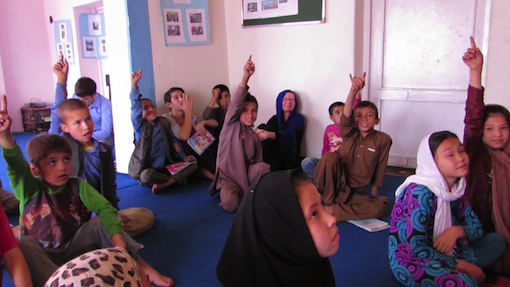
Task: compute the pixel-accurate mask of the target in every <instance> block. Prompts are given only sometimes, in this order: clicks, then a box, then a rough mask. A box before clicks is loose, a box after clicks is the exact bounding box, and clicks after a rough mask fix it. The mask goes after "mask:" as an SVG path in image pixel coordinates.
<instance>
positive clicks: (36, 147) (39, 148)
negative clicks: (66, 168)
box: [27, 100, 79, 167]
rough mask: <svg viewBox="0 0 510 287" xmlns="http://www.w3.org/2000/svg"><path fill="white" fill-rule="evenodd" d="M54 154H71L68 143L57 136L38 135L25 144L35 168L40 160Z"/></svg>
mask: <svg viewBox="0 0 510 287" xmlns="http://www.w3.org/2000/svg"><path fill="white" fill-rule="evenodd" d="M78 101H79V100H78ZM56 152H64V153H68V154H71V147H70V146H69V143H68V142H67V140H66V139H65V138H64V137H63V136H61V135H59V134H39V135H36V136H35V137H33V138H31V139H30V140H29V141H28V143H27V154H28V158H29V159H30V162H31V163H32V164H33V165H35V166H36V167H40V166H39V163H40V162H41V160H43V159H44V158H46V157H47V156H49V155H50V154H52V153H56Z"/></svg>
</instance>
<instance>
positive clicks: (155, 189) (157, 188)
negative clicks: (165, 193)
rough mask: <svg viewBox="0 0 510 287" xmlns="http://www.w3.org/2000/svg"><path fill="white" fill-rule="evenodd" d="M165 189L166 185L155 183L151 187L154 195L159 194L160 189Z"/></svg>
mask: <svg viewBox="0 0 510 287" xmlns="http://www.w3.org/2000/svg"><path fill="white" fill-rule="evenodd" d="M165 187H167V185H163V184H158V183H155V184H153V185H152V193H154V194H156V193H158V192H160V191H161V190H162V189H164V188H165Z"/></svg>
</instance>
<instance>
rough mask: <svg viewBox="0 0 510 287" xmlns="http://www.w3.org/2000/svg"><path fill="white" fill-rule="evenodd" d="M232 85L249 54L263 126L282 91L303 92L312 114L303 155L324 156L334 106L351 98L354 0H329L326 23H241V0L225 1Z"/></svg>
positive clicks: (304, 105) (303, 106) (301, 100)
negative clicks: (348, 94)
mask: <svg viewBox="0 0 510 287" xmlns="http://www.w3.org/2000/svg"><path fill="white" fill-rule="evenodd" d="M225 6H226V7H225V14H226V16H227V17H226V21H227V43H228V62H229V66H228V69H229V72H230V82H229V83H230V88H231V90H232V93H234V91H235V89H236V87H237V86H238V85H239V81H240V79H241V76H242V67H243V65H244V64H245V62H246V60H247V59H248V56H249V55H250V54H251V55H253V58H252V60H253V61H254V62H255V65H256V72H255V75H254V76H253V77H252V79H251V81H250V91H251V93H252V94H253V95H254V96H255V97H256V98H257V100H258V102H259V113H258V119H257V125H258V124H260V123H263V122H267V121H268V120H269V118H270V117H271V116H272V115H274V114H275V113H276V97H277V95H278V93H279V92H281V91H282V90H285V89H291V90H293V91H295V92H296V93H297V94H298V97H299V105H300V106H301V108H300V112H301V113H302V114H303V115H304V116H305V118H306V128H305V134H304V137H303V144H302V145H303V147H302V151H301V154H302V155H313V156H316V157H320V155H321V150H322V137H323V135H324V129H325V128H326V126H327V125H329V124H331V123H332V122H331V120H330V119H329V114H328V107H329V105H330V104H332V103H333V102H335V101H345V99H346V97H347V93H348V92H349V89H350V80H349V73H352V72H353V70H354V59H353V58H354V10H355V1H354V0H343V1H336V0H333V1H331V0H330V1H326V23H325V24H310V25H291V26H282V25H277V26H270V27H263V26H254V27H250V28H246V29H243V28H242V27H241V19H240V13H241V1H227V0H225Z"/></svg>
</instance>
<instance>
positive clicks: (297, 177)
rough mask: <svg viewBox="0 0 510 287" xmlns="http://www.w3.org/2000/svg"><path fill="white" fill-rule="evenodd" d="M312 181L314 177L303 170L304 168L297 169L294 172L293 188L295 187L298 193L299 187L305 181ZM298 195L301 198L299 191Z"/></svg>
mask: <svg viewBox="0 0 510 287" xmlns="http://www.w3.org/2000/svg"><path fill="white" fill-rule="evenodd" d="M307 182H309V183H312V182H313V181H312V179H311V178H310V177H309V176H308V175H307V174H306V173H305V172H304V171H303V170H302V169H299V170H296V171H295V172H294V173H293V174H292V188H294V190H296V193H297V188H298V187H300V186H301V185H302V184H303V183H307ZM297 195H298V199H299V193H297Z"/></svg>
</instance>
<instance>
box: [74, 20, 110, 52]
mask: <svg viewBox="0 0 510 287" xmlns="http://www.w3.org/2000/svg"><path fill="white" fill-rule="evenodd" d="M105 31H106V30H105V27H104V13H83V14H80V34H81V50H82V57H83V58H93V59H98V58H108V46H107V41H106V32H105Z"/></svg>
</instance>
